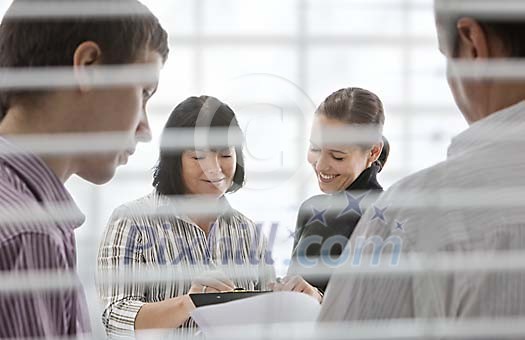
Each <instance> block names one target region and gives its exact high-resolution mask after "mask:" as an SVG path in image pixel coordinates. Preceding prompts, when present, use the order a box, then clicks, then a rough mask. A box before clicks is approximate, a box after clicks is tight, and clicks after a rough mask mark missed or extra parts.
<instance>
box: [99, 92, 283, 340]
mask: <svg viewBox="0 0 525 340" xmlns="http://www.w3.org/2000/svg"><path fill="white" fill-rule="evenodd" d="M172 129H176V130H177V132H178V133H180V135H175V138H177V136H182V135H184V136H185V137H186V138H187V141H188V142H189V143H188V144H190V145H188V147H187V148H186V147H185V148H184V150H176V149H174V148H172V147H170V143H169V141H170V139H171V138H172V137H173V134H174V133H177V132H174V131H175V130H172ZM180 129H182V130H184V131H183V132H179V131H181V130H180ZM188 137H189V138H188ZM236 137H237V138H236ZM239 137H241V138H239ZM235 139H237V140H239V141H240V142H239V143H233V142H234V141H235ZM242 140H243V138H242V132H241V129H240V127H239V124H238V122H237V119H236V117H235V114H234V112H233V111H232V110H231V108H230V107H229V106H228V105H226V104H224V103H222V102H221V101H219V100H218V99H216V98H213V97H208V96H201V97H190V98H188V99H186V100H185V101H183V102H182V103H181V104H179V105H178V106H177V107H176V108H175V109H174V110H173V112H172V114H171V116H170V117H169V119H168V122H167V123H166V126H165V130H164V133H163V138H162V143H161V144H162V145H163V148H162V149H161V152H160V159H159V162H158V165H157V167H156V168H155V171H154V179H153V186H154V187H155V190H154V192H153V193H152V194H150V195H148V196H146V197H143V198H141V199H139V200H137V201H134V202H131V203H127V204H124V205H123V206H121V207H120V208H118V209H117V210H116V211H115V212H114V214H113V216H112V218H111V221H110V223H109V225H108V227H107V229H106V231H105V235H104V237H103V240H102V243H101V246H100V249H99V255H98V267H99V270H100V271H101V272H102V273H109V274H111V272H112V271H113V272H114V271H117V270H123V269H124V270H125V269H128V270H129V269H131V270H134V269H140V268H156V269H162V268H165V269H167V270H173V269H175V268H176V270H177V271H178V272H180V273H185V274H187V275H190V276H191V275H192V273H195V276H194V277H192V279H191V280H182V279H174V280H173V281H171V282H162V283H153V284H144V283H142V282H137V283H130V284H125V285H118V284H105V283H103V284H100V285H99V293H100V296H101V298H102V302H103V305H104V312H103V315H102V319H103V322H104V325H105V326H106V330H107V332H108V333H109V334H110V335H129V334H132V333H133V331H134V330H136V329H146V328H177V327H179V326H183V327H184V328H190V331H191V329H192V328H194V327H195V324H194V323H193V322H192V321H191V320H190V319H189V314H190V312H191V310H193V309H194V308H195V307H194V305H193V303H192V302H191V300H190V298H189V297H188V294H189V293H202V292H220V291H229V290H233V289H235V288H242V289H246V290H259V289H261V290H263V289H267V285H268V283H269V282H270V281H271V280H273V279H274V274H273V267H272V266H271V264H270V262H271V259H270V258H269V256H268V255H269V253H268V252H267V244H266V239H265V238H264V236H263V235H262V233H261V230H258V228H256V226H255V224H254V223H253V222H252V221H251V220H250V219H249V218H247V217H246V216H244V215H243V214H241V213H240V212H238V211H236V210H235V209H233V208H231V207H230V206H229V204H228V202H227V200H226V198H225V194H226V193H230V192H234V191H237V190H238V189H239V188H241V187H242V186H243V184H244V178H245V172H244V159H243V155H242V147H241V146H242ZM210 141H211V142H212V143H209V142H210ZM191 144H193V145H191ZM209 145H212V146H209ZM217 145H220V146H217ZM203 196H204V197H207V199H208V200H210V199H211V201H214V202H217V203H218V204H217V206H216V208H217V209H215V210H214V209H208V208H210V206H209V205H201V207H203V208H207V209H205V210H206V213H198V212H192V211H191V209H190V210H188V211H185V212H178V211H177V210H178V209H179V210H180V208H181V205H180V204H182V203H183V202H180V201H179V202H178V199H177V197H179V198H180V197H183V198H186V199H191V198H200V197H203ZM186 201H187V200H186ZM192 201H193V200H192ZM179 203H180V204H179ZM254 265H255V267H257V270H256V271H253V272H252V274H253V275H251V274H249V273H248V275H246V270H245V269H246V268H247V267H249V268H251V269H253V266H254ZM219 266H222V269H223V271H218V270H217V268H218V267H219ZM203 272H208V273H213V275H208V276H206V277H202V276H201V275H202V273H203Z"/></svg>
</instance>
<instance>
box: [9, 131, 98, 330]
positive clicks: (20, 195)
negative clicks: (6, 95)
mask: <svg viewBox="0 0 525 340" xmlns="http://www.w3.org/2000/svg"><path fill="white" fill-rule="evenodd" d="M83 222H84V215H83V214H82V213H81V212H80V210H79V209H78V207H77V206H76V205H75V202H74V201H73V199H72V198H71V196H70V195H69V193H68V192H67V190H66V188H65V187H64V185H63V184H62V183H61V182H60V180H59V179H58V178H57V176H56V175H55V174H54V173H53V172H52V171H51V170H50V169H49V167H48V166H47V165H46V164H45V163H44V162H42V160H41V159H40V158H38V157H37V156H35V155H32V154H29V153H27V152H22V151H21V150H20V149H18V148H17V147H15V146H14V145H13V144H12V143H10V142H9V141H7V140H6V139H3V138H1V137H0V274H2V275H9V274H24V273H25V274H28V273H42V272H46V271H49V272H55V273H57V275H58V273H60V272H66V273H70V274H71V275H72V276H73V277H76V273H75V269H76V249H75V233H74V230H75V229H76V228H77V227H79V226H80V225H81V224H82V223H83ZM77 279H78V278H77ZM89 329H90V325H89V318H88V313H87V304H86V301H85V297H84V292H83V290H82V287H81V286H80V283H79V284H78V287H72V288H68V289H58V290H57V289H52V290H39V291H38V290H33V291H23V290H20V291H16V290H15V291H0V338H31V337H60V336H74V335H81V334H82V333H86V332H88V331H89Z"/></svg>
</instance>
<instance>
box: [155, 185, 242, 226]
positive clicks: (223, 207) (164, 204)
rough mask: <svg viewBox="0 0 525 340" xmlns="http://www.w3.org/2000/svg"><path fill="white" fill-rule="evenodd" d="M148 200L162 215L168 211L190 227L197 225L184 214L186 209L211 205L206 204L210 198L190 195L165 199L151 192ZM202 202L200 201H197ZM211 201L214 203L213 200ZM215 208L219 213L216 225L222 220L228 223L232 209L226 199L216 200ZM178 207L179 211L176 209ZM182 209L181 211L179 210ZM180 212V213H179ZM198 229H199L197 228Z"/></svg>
mask: <svg viewBox="0 0 525 340" xmlns="http://www.w3.org/2000/svg"><path fill="white" fill-rule="evenodd" d="M150 198H153V200H154V206H155V207H156V209H157V210H159V209H160V212H161V213H162V214H164V213H167V212H168V211H169V212H170V213H171V214H172V215H173V216H175V217H177V218H179V219H181V220H183V221H185V222H187V223H189V224H190V225H195V226H196V225H197V224H196V223H195V222H194V221H193V220H192V219H191V218H190V217H189V215H188V214H187V213H186V212H187V209H190V210H193V207H194V205H196V204H204V203H211V202H207V200H210V198H205V197H200V198H199V197H192V196H191V195H182V197H166V196H163V195H158V194H157V193H155V192H153V193H151V194H150ZM199 200H202V201H199ZM213 201H215V200H214V199H213ZM216 202H217V203H216V204H217V206H216V207H215V208H217V209H218V210H219V211H220V213H219V216H218V217H217V220H216V223H218V222H220V221H221V220H224V221H225V222H228V221H229V220H228V218H229V217H230V216H231V215H232V207H231V205H230V203H229V202H228V200H227V199H226V197H224V196H222V197H220V198H218V199H217V200H216ZM178 207H179V209H178ZM180 207H182V209H180ZM181 210H182V211H181ZM199 229H200V228H199Z"/></svg>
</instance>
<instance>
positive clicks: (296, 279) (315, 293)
mask: <svg viewBox="0 0 525 340" xmlns="http://www.w3.org/2000/svg"><path fill="white" fill-rule="evenodd" d="M269 286H270V289H271V290H273V291H274V292H299V293H304V294H307V295H310V296H311V297H313V298H315V299H316V300H317V301H319V303H321V302H322V301H323V296H322V295H321V293H320V292H319V290H318V289H317V288H315V287H314V286H312V285H311V284H309V283H308V282H306V280H305V279H303V278H302V277H301V276H298V275H295V276H286V277H285V278H283V279H282V280H281V282H272V283H270V284H269Z"/></svg>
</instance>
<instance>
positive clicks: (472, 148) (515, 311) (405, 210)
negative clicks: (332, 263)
mask: <svg viewBox="0 0 525 340" xmlns="http://www.w3.org/2000/svg"><path fill="white" fill-rule="evenodd" d="M524 194H525V102H521V103H519V104H516V105H514V106H512V107H509V108H507V109H504V110H502V111H499V112H496V113H494V114H492V115H490V116H488V117H486V118H485V119H483V120H480V121H478V122H476V123H474V124H472V125H471V126H470V127H469V128H468V129H467V130H465V131H464V132H463V133H461V134H460V135H458V136H457V137H455V138H454V139H453V141H452V143H451V145H450V147H449V149H448V155H447V159H446V161H444V162H442V163H439V164H437V165H435V166H433V167H431V168H428V169H426V170H423V171H421V172H419V173H416V174H414V175H412V176H409V177H407V178H406V179H403V180H401V181H400V182H398V183H397V184H396V185H394V186H392V187H391V189H390V190H388V191H387V192H385V193H384V194H383V195H382V196H381V197H380V198H379V199H378V201H376V203H375V208H374V207H373V208H371V209H369V210H368V211H367V212H366V213H365V215H364V216H363V217H362V218H361V220H360V222H359V224H358V226H357V228H356V230H355V232H354V234H353V235H352V237H351V239H350V241H349V243H348V245H347V248H346V249H347V251H348V253H349V254H352V255H351V256H349V259H350V260H349V261H348V262H347V263H346V265H345V266H343V267H342V268H339V269H338V270H337V273H336V275H335V276H334V277H333V278H332V280H331V281H330V284H329V286H328V288H327V293H326V295H325V298H324V302H323V306H322V311H321V314H320V320H321V321H356V320H379V319H405V318H409V319H412V318H429V319H433V318H461V319H468V318H480V317H487V318H497V317H514V316H525V275H524V273H523V271H520V270H515V271H505V270H484V269H481V270H472V271H467V269H468V268H465V270H464V271H463V270H457V271H447V272H439V271H438V272H435V271H433V269H434V268H431V267H429V268H426V269H428V273H425V272H420V273H417V275H416V274H414V273H411V274H401V273H399V274H397V275H392V274H390V275H387V274H384V275H365V274H364V273H360V274H352V273H351V272H352V270H353V268H352V266H355V268H356V269H354V271H356V270H358V269H363V268H365V269H366V267H367V266H368V267H369V266H372V265H378V266H379V267H382V268H388V267H389V266H390V269H392V270H393V271H394V274H395V271H396V266H400V267H402V266H403V265H404V264H406V261H407V259H408V258H409V256H411V255H418V254H419V255H427V256H431V257H430V258H434V259H439V258H440V255H441V256H442V257H443V255H449V256H466V257H468V256H469V255H474V256H475V255H476V254H480V253H481V254H483V255H484V256H489V257H490V256H491V255H494V256H496V255H502V254H509V252H520V251H524V250H525V207H524V204H525V201H524V197H525V195H524ZM376 208H377V209H376ZM384 209H386V211H384ZM382 210H383V211H382ZM363 240H366V241H365V242H369V243H368V246H366V247H364V246H362V245H363V244H364V243H363V242H364V241H363ZM360 242H361V243H360ZM374 242H377V243H376V244H377V245H378V246H377V247H374V246H372V244H373V243H374ZM359 244H361V246H360V245H359ZM387 244H388V245H387ZM382 245H385V247H384V248H383V249H382V250H381V246H382ZM374 248H375V249H376V251H377V249H380V251H382V252H383V255H387V256H386V259H385V258H383V259H382V261H386V262H387V263H385V262H383V263H379V262H377V261H375V263H374V257H373V256H374V255H375V254H376V253H374ZM355 254H359V255H362V256H363V257H362V260H363V262H362V263H361V264H360V265H359V264H358V262H357V261H356V255H355ZM366 255H372V259H371V261H364V258H365V257H364V256H366ZM396 255H398V256H399V257H398V258H397V259H396ZM466 257H464V259H465V260H466V259H467V258H466ZM369 260H370V259H369ZM376 260H377V259H376ZM404 261H405V262H404ZM392 265H393V266H392ZM493 269H494V268H493ZM495 269H498V268H495ZM345 272H346V274H345ZM349 272H350V275H348V273H349Z"/></svg>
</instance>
